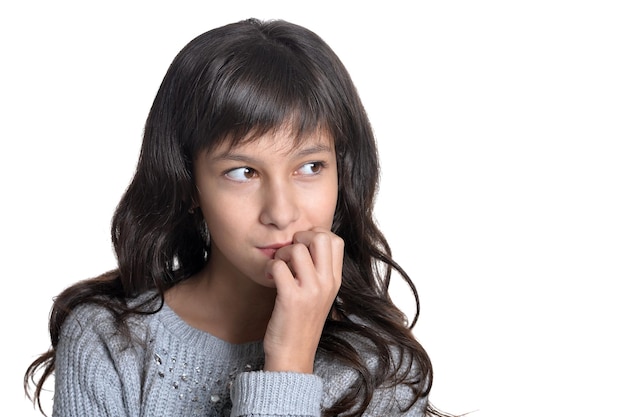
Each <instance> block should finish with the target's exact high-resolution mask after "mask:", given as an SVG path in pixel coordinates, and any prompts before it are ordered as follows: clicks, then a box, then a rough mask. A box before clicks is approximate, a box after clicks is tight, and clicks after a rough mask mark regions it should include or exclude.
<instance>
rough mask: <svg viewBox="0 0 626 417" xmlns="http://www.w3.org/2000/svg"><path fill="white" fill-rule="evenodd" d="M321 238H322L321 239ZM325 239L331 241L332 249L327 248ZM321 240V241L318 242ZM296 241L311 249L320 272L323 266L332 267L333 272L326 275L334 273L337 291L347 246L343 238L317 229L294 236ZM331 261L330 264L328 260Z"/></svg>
mask: <svg viewBox="0 0 626 417" xmlns="http://www.w3.org/2000/svg"><path fill="white" fill-rule="evenodd" d="M320 236H321V237H320ZM325 237H328V238H329V239H330V249H328V248H326V247H325V246H326V245H327V242H325ZM318 239H319V240H318ZM294 241H296V242H302V243H304V244H306V245H307V246H308V247H309V250H310V251H311V257H312V258H313V262H314V264H315V266H316V267H317V268H318V270H320V268H321V267H322V265H330V266H331V270H330V271H328V270H325V273H327V274H330V273H332V275H333V278H334V279H335V285H336V287H337V289H339V286H340V285H341V277H342V275H343V257H344V248H345V244H344V241H343V239H342V238H340V237H339V236H337V235H336V234H334V233H332V232H331V231H329V230H326V229H322V228H321V227H315V228H313V229H311V230H309V231H304V232H298V233H296V234H295V235H294ZM329 257H330V259H331V261H330V264H329V263H328V259H329Z"/></svg>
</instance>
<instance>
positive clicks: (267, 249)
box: [258, 242, 291, 259]
mask: <svg viewBox="0 0 626 417" xmlns="http://www.w3.org/2000/svg"><path fill="white" fill-rule="evenodd" d="M287 245H291V242H286V243H273V244H271V245H267V246H260V247H259V248H258V249H259V250H260V251H261V252H262V253H263V254H264V255H265V256H267V257H268V258H270V259H274V255H276V251H277V250H278V249H280V248H282V247H283V246H287Z"/></svg>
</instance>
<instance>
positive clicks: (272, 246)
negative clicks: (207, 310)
mask: <svg viewBox="0 0 626 417" xmlns="http://www.w3.org/2000/svg"><path fill="white" fill-rule="evenodd" d="M194 175H195V178H196V187H197V191H198V204H199V206H200V209H201V210H202V214H203V215H204V219H205V221H206V223H207V226H208V230H209V234H210V239H211V256H210V259H209V271H210V274H213V275H220V276H222V277H223V278H228V279H237V280H240V279H246V280H252V281H253V282H256V283H257V284H260V285H262V286H265V287H273V286H274V283H273V281H272V280H270V279H268V278H267V277H266V276H265V265H266V263H267V261H268V260H269V259H271V258H272V257H273V255H274V252H275V251H276V249H277V248H279V247H281V246H285V245H288V244H291V243H292V239H293V235H294V233H295V232H298V231H304V230H310V229H312V228H314V227H322V228H324V229H327V230H330V228H331V226H332V222H333V216H334V213H335V207H336V204H337V192H338V179H337V159H336V155H335V150H334V146H333V140H332V138H331V137H330V136H329V135H327V134H325V133H317V134H314V135H311V136H307V137H305V138H304V140H302V141H301V142H300V143H299V144H298V145H297V146H295V147H294V139H293V137H292V136H291V135H290V134H289V133H288V130H280V131H278V132H277V133H269V134H266V135H263V136H261V137H260V138H258V139H257V140H253V141H251V142H249V143H245V144H242V145H238V146H236V147H234V148H232V149H229V147H228V146H227V145H222V146H220V147H218V148H217V149H214V150H212V151H211V152H204V153H200V155H199V156H198V157H197V158H196V159H195V162H194ZM216 278H217V277H216ZM248 282H249V281H248Z"/></svg>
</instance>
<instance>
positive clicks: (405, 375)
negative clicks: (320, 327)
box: [315, 319, 426, 416]
mask: <svg viewBox="0 0 626 417" xmlns="http://www.w3.org/2000/svg"><path fill="white" fill-rule="evenodd" d="M355 322H356V323H357V324H361V325H365V326H366V325H367V324H366V323H365V322H364V321H361V320H358V319H355ZM341 339H342V340H343V341H344V343H346V344H348V345H349V346H350V348H351V350H352V354H353V359H354V360H353V361H352V363H350V361H347V360H346V359H345V358H343V359H342V358H340V356H343V355H339V354H338V353H337V352H333V351H324V352H323V353H320V354H318V357H317V359H316V370H315V372H316V374H317V375H318V376H320V377H321V378H322V381H323V385H324V396H323V407H324V408H329V407H330V406H332V405H333V404H335V403H337V401H339V400H341V399H342V398H344V397H346V396H347V395H352V394H354V393H356V397H357V398H360V399H359V401H363V400H364V389H363V387H364V385H366V384H367V385H369V386H370V388H371V390H372V391H371V394H372V398H371V400H370V401H369V405H368V407H367V412H366V413H365V414H364V415H366V416H374V415H387V416H396V415H403V416H421V415H422V414H423V410H424V407H425V404H426V398H425V397H423V398H422V399H420V400H418V401H414V399H415V398H416V393H417V392H418V391H420V386H423V381H422V380H423V377H424V375H425V373H424V372H423V370H422V369H421V366H420V364H419V360H417V359H416V357H415V355H414V353H413V352H412V351H410V350H409V349H407V348H406V347H401V346H400V345H399V344H397V343H395V342H393V341H387V340H378V341H374V340H372V339H371V338H368V337H366V336H364V335H362V334H358V333H351V332H342V333H341ZM402 410H409V411H408V412H404V411H402Z"/></svg>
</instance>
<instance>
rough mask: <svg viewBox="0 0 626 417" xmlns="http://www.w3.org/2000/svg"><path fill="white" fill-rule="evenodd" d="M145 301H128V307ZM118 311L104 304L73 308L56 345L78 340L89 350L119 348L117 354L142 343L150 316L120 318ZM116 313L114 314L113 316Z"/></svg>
mask: <svg viewBox="0 0 626 417" xmlns="http://www.w3.org/2000/svg"><path fill="white" fill-rule="evenodd" d="M146 300H148V298H147V297H146V296H142V297H139V298H137V299H134V300H130V301H129V302H128V305H129V306H130V307H133V306H136V305H139V304H140V303H143V302H145V301H146ZM157 307H158V305H157ZM119 311H120V310H119V309H117V308H116V307H113V306H111V307H107V306H105V305H103V304H99V303H95V302H89V303H84V304H80V305H78V306H77V307H75V308H74V309H73V310H72V311H71V312H70V313H69V314H68V316H67V318H66V319H65V321H64V323H63V324H62V327H61V331H60V336H59V344H61V345H62V344H63V343H64V342H68V341H73V342H72V344H73V345H76V343H75V342H76V341H78V340H81V341H82V342H81V344H80V346H83V347H88V346H91V345H93V344H103V345H105V346H109V347H114V346H118V347H119V350H123V348H124V347H128V346H129V345H132V344H133V342H136V341H138V340H142V339H143V338H144V335H145V330H146V328H147V326H148V324H149V322H150V321H151V320H152V316H153V315H137V314H130V315H125V316H124V318H123V319H121V318H120V316H119ZM116 312H117V313H116Z"/></svg>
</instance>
